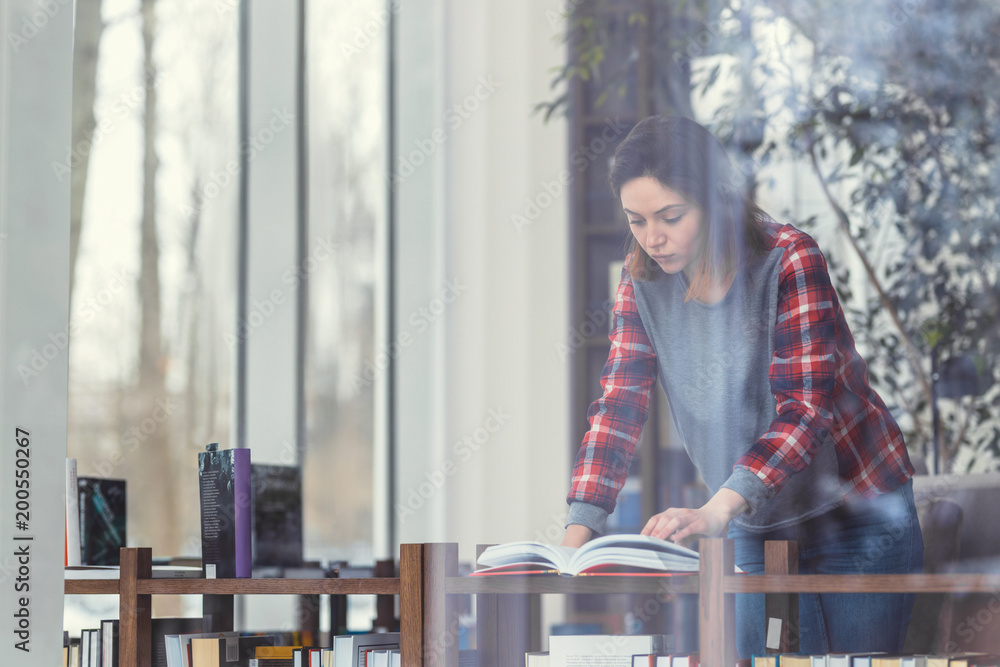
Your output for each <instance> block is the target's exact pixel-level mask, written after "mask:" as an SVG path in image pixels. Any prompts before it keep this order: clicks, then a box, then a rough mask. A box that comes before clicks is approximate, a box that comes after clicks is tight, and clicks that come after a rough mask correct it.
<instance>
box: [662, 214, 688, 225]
mask: <svg viewBox="0 0 1000 667" xmlns="http://www.w3.org/2000/svg"><path fill="white" fill-rule="evenodd" d="M683 217H684V216H683V215H679V216H677V217H676V218H664V219H663V222H665V223H667V224H668V225H673V224H676V223H678V222H680V221H681V218H683Z"/></svg>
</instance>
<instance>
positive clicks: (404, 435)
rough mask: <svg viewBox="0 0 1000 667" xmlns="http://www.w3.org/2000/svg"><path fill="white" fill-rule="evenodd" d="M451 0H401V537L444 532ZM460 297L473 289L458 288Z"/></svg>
mask: <svg viewBox="0 0 1000 667" xmlns="http://www.w3.org/2000/svg"><path fill="white" fill-rule="evenodd" d="M443 4H444V3H443V0H413V1H409V2H404V3H400V10H399V12H398V14H397V17H398V23H397V31H396V53H395V55H394V58H395V63H396V84H395V85H396V89H395V91H394V94H395V95H394V96H395V108H394V109H393V112H392V115H393V123H394V125H395V136H396V155H395V156H393V158H392V160H391V162H390V168H391V170H392V175H391V177H392V178H393V179H394V182H395V185H396V196H395V212H396V213H395V215H396V217H395V227H394V230H393V233H394V234H395V236H394V244H395V247H396V266H395V286H394V287H395V304H394V311H395V312H394V315H395V331H394V332H393V336H392V339H391V343H390V346H392V344H395V345H396V348H397V353H396V354H391V353H392V352H393V351H392V350H390V351H389V352H390V356H391V357H393V358H394V359H395V364H396V367H395V368H396V372H395V387H394V391H395V401H396V409H395V415H394V422H393V428H394V431H395V454H396V506H397V508H399V507H400V506H401V505H402V506H405V507H406V508H407V509H412V511H408V512H402V513H400V512H398V511H396V509H394V511H396V527H397V531H396V535H397V539H398V540H399V541H400V542H417V541H419V542H429V541H436V540H442V539H444V537H445V525H444V518H445V513H446V508H447V498H446V493H444V492H443V491H444V490H443V489H441V488H440V487H438V486H435V485H434V483H433V482H432V481H431V480H429V479H428V478H427V477H426V475H425V472H426V470H427V469H428V467H429V465H428V464H429V462H433V461H436V460H440V459H441V457H442V456H443V454H444V448H445V427H444V416H445V402H444V398H445V394H444V375H445V366H446V364H447V359H448V352H447V351H446V348H445V340H446V339H445V332H446V330H447V319H448V317H449V312H450V310H451V308H452V306H453V303H446V302H445V299H451V295H450V293H448V292H447V289H448V281H454V280H456V278H457V279H458V280H461V277H460V276H455V275H454V272H453V271H452V270H451V268H450V267H449V265H448V255H447V253H446V243H447V242H446V238H445V220H446V217H447V215H448V213H447V209H446V200H445V193H446V187H447V186H446V180H445V179H446V174H447V171H446V161H445V157H444V146H443V144H444V140H443V137H444V136H445V135H444V133H445V132H446V130H447V124H446V122H445V119H444V112H445V101H446V95H445V86H446V80H445V76H444V73H445V70H444V67H445V64H444V63H445V60H444V58H445V52H444V48H443V43H444V41H445V37H446V32H445V25H444V8H443ZM459 298H464V296H463V297H459Z"/></svg>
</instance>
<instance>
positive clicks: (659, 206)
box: [621, 176, 702, 273]
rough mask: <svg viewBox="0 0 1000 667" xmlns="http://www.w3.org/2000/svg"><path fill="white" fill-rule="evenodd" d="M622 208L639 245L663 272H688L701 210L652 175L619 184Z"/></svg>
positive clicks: (699, 230)
mask: <svg viewBox="0 0 1000 667" xmlns="http://www.w3.org/2000/svg"><path fill="white" fill-rule="evenodd" d="M621 199H622V208H623V209H625V215H627V216H628V221H629V229H631V230H632V235H633V236H635V240H636V241H637V242H638V243H639V247H641V248H642V249H643V250H645V251H646V254H647V255H649V256H650V258H652V260H653V261H654V262H656V263H657V264H658V265H659V266H660V268H661V269H663V271H664V272H665V273H678V272H680V271H689V270H690V269H692V268H693V267H694V266H695V264H694V262H695V260H697V259H698V256H699V254H700V252H701V246H702V240H701V237H702V220H701V209H699V208H698V206H697V205H696V204H692V203H691V202H689V201H688V200H687V199H685V198H684V197H682V196H681V194H680V193H678V192H677V191H676V190H671V189H670V188H668V187H666V186H665V185H663V184H662V183H660V181H658V180H657V179H655V178H654V177H652V176H643V177H641V178H634V179H632V180H631V181H627V182H626V183H625V184H624V185H622V187H621Z"/></svg>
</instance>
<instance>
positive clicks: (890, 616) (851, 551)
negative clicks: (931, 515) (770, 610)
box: [729, 481, 924, 658]
mask: <svg viewBox="0 0 1000 667" xmlns="http://www.w3.org/2000/svg"><path fill="white" fill-rule="evenodd" d="M729 537H730V538H731V539H733V540H734V546H735V556H736V564H737V565H738V566H739V567H741V568H742V569H744V570H746V571H747V572H749V573H751V574H763V573H764V541H765V540H794V541H796V542H798V545H799V574H888V573H895V574H906V573H919V572H920V571H921V570H922V569H923V564H924V543H923V538H922V537H921V535H920V524H919V523H917V510H916V507H915V506H914V503H913V482H912V481H907V482H906V483H904V484H903V485H901V486H900V487H899V488H898V489H896V490H895V491H892V492H890V493H886V494H883V495H881V496H878V497H876V498H871V499H862V500H855V501H852V502H850V503H848V504H846V505H844V506H842V507H838V508H837V509H834V510H832V511H830V512H827V513H825V514H822V515H820V516H817V517H814V518H812V519H807V520H805V521H803V522H801V523H798V524H796V525H793V526H788V527H784V528H780V529H777V530H774V531H771V532H768V533H763V534H762V533H751V532H749V531H747V530H745V529H742V528H739V527H737V526H735V525H733V526H731V527H730V529H729ZM913 597H914V596H913V594H912V593H905V594H904V593H881V594H879V593H801V594H799V627H798V628H797V630H798V635H799V650H800V651H802V652H803V653H848V652H875V651H884V652H886V653H898V652H900V651H901V650H902V647H903V640H905V639H906V628H907V626H908V625H909V622H910V617H911V612H912V610H913ZM736 628H737V629H736V637H737V650H738V651H739V655H740V657H741V658H749V657H751V656H753V655H764V654H765V653H766V651H765V636H766V630H767V619H766V618H765V613H764V596H763V595H762V594H759V593H756V594H750V593H748V594H740V595H737V596H736ZM792 634H793V636H794V635H795V634H796V628H792Z"/></svg>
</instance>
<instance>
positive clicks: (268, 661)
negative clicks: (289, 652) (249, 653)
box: [247, 658, 293, 667]
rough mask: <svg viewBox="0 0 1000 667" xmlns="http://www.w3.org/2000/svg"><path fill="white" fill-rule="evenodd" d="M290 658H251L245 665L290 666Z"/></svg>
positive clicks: (251, 666) (248, 666)
mask: <svg viewBox="0 0 1000 667" xmlns="http://www.w3.org/2000/svg"><path fill="white" fill-rule="evenodd" d="M292 666H293V663H292V659H291V658H251V659H250V661H249V662H248V663H247V667H292Z"/></svg>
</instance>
